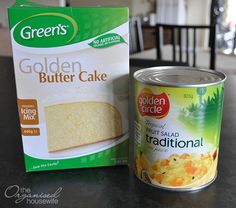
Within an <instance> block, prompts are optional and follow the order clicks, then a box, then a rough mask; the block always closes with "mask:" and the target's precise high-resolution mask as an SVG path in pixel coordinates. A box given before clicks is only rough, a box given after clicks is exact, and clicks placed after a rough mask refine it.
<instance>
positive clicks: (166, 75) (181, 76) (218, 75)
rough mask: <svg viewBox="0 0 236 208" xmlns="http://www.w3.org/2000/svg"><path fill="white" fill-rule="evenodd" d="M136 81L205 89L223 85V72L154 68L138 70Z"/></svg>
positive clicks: (183, 68) (224, 76)
mask: <svg viewBox="0 0 236 208" xmlns="http://www.w3.org/2000/svg"><path fill="white" fill-rule="evenodd" d="M134 79H136V80H138V81H139V82H142V83H145V84H150V85H160V86H170V87H172V86H173V87H204V86H210V85H216V84H219V83H223V82H224V81H225V80H226V75H225V74H223V73H222V72H218V71H215V70H208V69H200V68H194V67H179V66H178V67H175V66H174V67H172V66H171V67H152V68H146V69H141V70H138V71H136V72H135V73H134Z"/></svg>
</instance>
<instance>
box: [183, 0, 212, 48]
mask: <svg viewBox="0 0 236 208" xmlns="http://www.w3.org/2000/svg"><path fill="white" fill-rule="evenodd" d="M210 7H211V0H187V24H190V25H194V24H195V25H207V24H210ZM197 37H198V38H197V45H198V46H201V47H206V48H207V47H208V40H209V39H208V38H209V32H208V31H206V30H204V31H202V32H199V31H198V33H197ZM190 41H191V40H190Z"/></svg>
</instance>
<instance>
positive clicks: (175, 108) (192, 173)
mask: <svg viewBox="0 0 236 208" xmlns="http://www.w3.org/2000/svg"><path fill="white" fill-rule="evenodd" d="M225 80H226V76H225V75H224V74H223V73H221V72H216V71H213V70H205V69H198V68H192V67H153V68H147V69H142V70H138V71H136V72H135V73H134V98H135V118H134V129H135V134H134V138H135V141H134V154H135V155H134V158H135V162H134V164H135V165H134V166H135V168H134V169H135V174H136V176H137V177H138V178H139V179H141V180H142V181H144V182H146V183H148V184H150V185H153V186H156V187H159V188H162V189H166V190H173V191H193V190H198V189H201V188H204V187H206V186H208V185H210V184H211V183H212V182H213V181H214V180H215V178H216V175H217V161H218V155H219V141H220V128H221V120H222V110H223V99H224V82H225Z"/></svg>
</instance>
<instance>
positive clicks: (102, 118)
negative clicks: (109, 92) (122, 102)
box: [44, 102, 123, 152]
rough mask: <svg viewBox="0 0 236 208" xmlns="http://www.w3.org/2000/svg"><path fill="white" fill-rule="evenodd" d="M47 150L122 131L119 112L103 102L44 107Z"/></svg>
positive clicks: (98, 140) (120, 133)
mask: <svg viewBox="0 0 236 208" xmlns="http://www.w3.org/2000/svg"><path fill="white" fill-rule="evenodd" d="M44 111H45V117H46V127H47V142H48V152H56V151H61V150H65V149H70V148H75V147H80V146H84V145H89V144H94V143H97V142H101V141H105V140H109V139H114V138H116V137H119V136H121V135H122V134H123V130H122V120H121V115H120V113H119V111H118V110H117V109H116V108H115V107H114V106H113V105H110V104H108V103H105V102H75V103H64V104H57V105H51V106H45V107H44Z"/></svg>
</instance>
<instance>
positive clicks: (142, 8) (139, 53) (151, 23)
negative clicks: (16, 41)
mask: <svg viewBox="0 0 236 208" xmlns="http://www.w3.org/2000/svg"><path fill="white" fill-rule="evenodd" d="M32 1H33V2H37V3H41V4H45V5H49V6H63V7H64V6H71V7H99V6H126V7H129V10H130V22H131V24H130V36H131V38H132V40H131V48H130V54H131V58H134V59H140V58H145V59H156V53H157V52H156V51H155V50H156V48H158V47H157V36H158V35H157V30H156V24H169V25H184V26H186V25H198V26H203V25H204V26H205V25H214V26H216V32H215V34H213V35H209V31H203V30H200V31H197V33H196V34H197V35H196V41H195V44H196V48H197V49H196V50H195V49H194V46H192V49H193V51H194V50H195V53H196V54H197V57H198V59H200V58H201V57H202V56H203V57H204V56H205V55H204V54H200V51H202V49H203V50H205V51H209V47H211V42H212V40H213V38H215V43H214V44H215V45H214V47H215V48H214V51H215V53H216V54H220V55H225V56H226V55H228V56H231V57H234V55H235V53H236V50H235V48H236V35H235V34H236V12H235V11H234V8H236V0H115V1H111V0H50V1H47V0H32ZM14 2H15V1H14V0H4V1H0V41H1V44H0V56H12V52H11V44H10V38H9V29H8V17H7V8H8V7H9V6H11V5H13V4H14ZM132 21H134V23H132ZM210 33H211V31H210ZM179 36H180V33H179ZM183 36H185V35H183ZM176 38H177V42H176V43H177V45H178V46H177V50H179V49H180V44H179V43H180V39H179V41H178V35H177V36H176ZM184 38H185V37H181V40H182V39H184ZM192 39H193V38H192V37H190V38H189V41H190V45H191V44H192V43H191V42H192ZM168 44H173V35H172V34H171V32H170V31H164V30H163V34H162V35H161V43H159V45H160V46H161V48H163V46H166V45H168ZM192 45H194V43H193V44H192ZM183 47H185V45H183ZM178 48H179V49H178ZM199 48H201V50H199ZM151 49H155V50H153V51H152V52H151V51H150V50H151ZM168 50H170V49H168V47H167V48H166V49H165V51H164V52H163V53H162V54H164V55H165V54H167V56H166V59H171V57H170V55H168V54H169V51H168ZM143 51H144V52H147V53H143ZM190 52H191V47H190ZM198 53H199V55H198ZM168 56H169V57H168ZM213 61H215V60H213ZM231 61H232V60H231ZM233 61H235V60H233ZM201 62H202V63H203V64H201ZM230 63H231V62H230ZM232 64H233V63H232ZM201 65H202V66H204V65H206V64H205V61H204V60H203V61H201V60H200V66H201ZM235 65H236V62H235ZM216 68H217V59H216ZM218 68H220V66H219V67H218Z"/></svg>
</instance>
